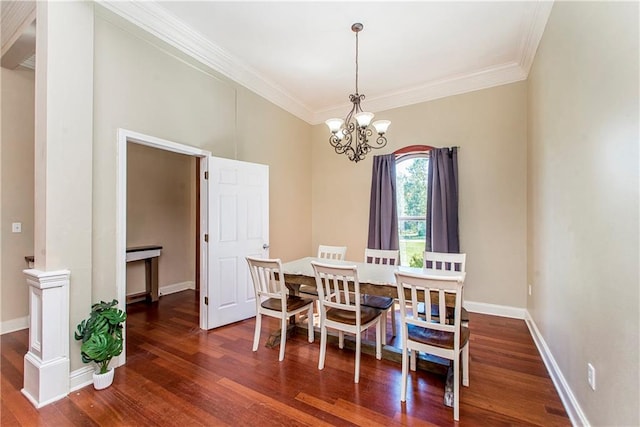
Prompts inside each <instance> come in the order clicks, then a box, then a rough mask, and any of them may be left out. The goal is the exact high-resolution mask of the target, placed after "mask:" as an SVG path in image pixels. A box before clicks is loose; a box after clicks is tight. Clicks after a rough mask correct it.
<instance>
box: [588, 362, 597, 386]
mask: <svg viewBox="0 0 640 427" xmlns="http://www.w3.org/2000/svg"><path fill="white" fill-rule="evenodd" d="M587 381H588V382H589V386H590V387H591V389H592V390H593V391H595V390H596V368H594V367H593V365H592V364H591V363H587Z"/></svg>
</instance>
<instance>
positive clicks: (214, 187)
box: [201, 157, 269, 329]
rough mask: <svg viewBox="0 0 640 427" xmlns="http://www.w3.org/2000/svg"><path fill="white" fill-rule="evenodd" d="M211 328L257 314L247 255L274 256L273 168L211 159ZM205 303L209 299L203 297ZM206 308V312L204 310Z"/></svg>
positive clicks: (209, 197) (209, 315)
mask: <svg viewBox="0 0 640 427" xmlns="http://www.w3.org/2000/svg"><path fill="white" fill-rule="evenodd" d="M207 169H208V174H209V179H208V180H207V181H208V189H209V194H208V213H207V216H208V225H209V227H208V231H209V232H208V244H207V259H208V262H207V270H208V272H207V276H208V285H207V290H206V295H204V296H206V297H207V298H206V299H207V300H208V301H207V304H206V307H203V309H205V310H206V313H207V320H206V325H207V329H211V328H216V327H218V326H222V325H227V324H229V323H233V322H237V321H239V320H243V319H247V318H249V317H253V316H255V314H256V306H255V294H254V291H253V284H252V283H251V276H250V274H249V268H248V266H247V261H246V259H245V257H246V256H247V255H252V256H261V257H268V256H269V167H268V166H265V165H259V164H255V163H247V162H241V161H237V160H229V159H222V158H219V157H209V164H208V167H207ZM202 300H203V303H204V298H203V299H202ZM201 312H202V311H201Z"/></svg>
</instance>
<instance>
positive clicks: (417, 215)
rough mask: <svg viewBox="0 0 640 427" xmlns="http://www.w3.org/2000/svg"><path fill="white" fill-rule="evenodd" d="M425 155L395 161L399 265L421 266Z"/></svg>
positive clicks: (426, 163) (425, 204) (424, 222)
mask: <svg viewBox="0 0 640 427" xmlns="http://www.w3.org/2000/svg"><path fill="white" fill-rule="evenodd" d="M428 165H429V158H428V156H427V155H426V154H416V155H411V156H405V157H403V158H400V159H399V160H398V162H397V163H396V185H397V200H396V203H397V205H398V234H399V236H398V237H399V240H400V260H401V264H402V265H410V266H412V267H422V260H423V255H424V248H425V239H426V212H427V210H426V209H427V179H428V176H427V168H428Z"/></svg>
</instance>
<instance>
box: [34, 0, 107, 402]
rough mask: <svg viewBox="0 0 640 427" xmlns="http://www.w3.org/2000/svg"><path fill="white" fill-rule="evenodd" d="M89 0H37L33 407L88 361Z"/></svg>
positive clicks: (65, 389)
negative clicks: (82, 336)
mask: <svg viewBox="0 0 640 427" xmlns="http://www.w3.org/2000/svg"><path fill="white" fill-rule="evenodd" d="M94 5H95V2H92V1H38V2H36V73H35V74H36V75H35V79H36V81H35V159H34V166H35V174H34V184H35V185H34V186H35V188H34V190H35V191H34V196H35V197H34V256H35V263H34V268H35V269H34V270H28V271H27V272H26V274H27V282H28V283H29V298H30V316H31V321H30V327H31V328H34V330H32V331H30V345H29V353H28V354H27V355H26V356H25V369H24V389H23V393H24V394H25V395H26V396H27V397H28V398H29V399H30V401H31V402H32V403H33V404H34V405H35V406H36V407H41V406H44V405H46V404H48V403H51V402H52V401H54V400H56V399H59V398H63V397H64V396H66V395H67V394H68V393H69V391H70V390H69V385H70V375H69V373H70V371H73V372H75V371H76V370H80V369H84V364H83V363H82V359H81V356H80V344H79V343H78V342H76V341H74V340H73V332H74V330H75V325H77V324H78V322H79V321H80V320H82V319H83V318H84V317H85V316H86V314H87V313H88V312H89V311H90V309H91V303H92V300H93V296H92V294H91V291H92V255H91V249H92V200H93V194H92V191H93V183H92V176H93V169H92V168H93V163H94V159H93V154H92V153H93V59H94V57H93V51H94V48H93V44H94V10H93V9H94ZM69 271H73V277H70V273H69ZM63 373H65V374H66V377H64V378H63Z"/></svg>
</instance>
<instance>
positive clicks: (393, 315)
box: [391, 301, 396, 337]
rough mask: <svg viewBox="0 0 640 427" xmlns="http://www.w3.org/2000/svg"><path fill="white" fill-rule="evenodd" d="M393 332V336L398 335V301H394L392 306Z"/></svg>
mask: <svg viewBox="0 0 640 427" xmlns="http://www.w3.org/2000/svg"><path fill="white" fill-rule="evenodd" d="M391 332H392V333H393V335H392V336H393V337H395V336H396V303H395V301H394V302H393V305H392V306H391Z"/></svg>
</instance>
